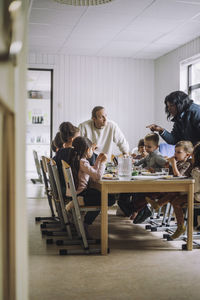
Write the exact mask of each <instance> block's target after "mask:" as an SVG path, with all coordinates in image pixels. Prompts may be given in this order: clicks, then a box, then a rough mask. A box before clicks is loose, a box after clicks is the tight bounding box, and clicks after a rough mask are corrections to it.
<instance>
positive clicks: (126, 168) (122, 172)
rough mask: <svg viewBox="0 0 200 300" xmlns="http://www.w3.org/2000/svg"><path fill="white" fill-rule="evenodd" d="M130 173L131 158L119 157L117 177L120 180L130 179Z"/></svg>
mask: <svg viewBox="0 0 200 300" xmlns="http://www.w3.org/2000/svg"><path fill="white" fill-rule="evenodd" d="M131 173H132V158H131V157H130V156H127V157H119V158H118V175H119V177H120V178H122V179H130V178H131Z"/></svg>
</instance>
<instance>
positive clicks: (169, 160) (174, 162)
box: [167, 156, 176, 165]
mask: <svg viewBox="0 0 200 300" xmlns="http://www.w3.org/2000/svg"><path fill="white" fill-rule="evenodd" d="M167 161H168V162H169V163H170V164H171V165H174V164H176V159H175V157H174V156H172V157H169V158H168V159H167Z"/></svg>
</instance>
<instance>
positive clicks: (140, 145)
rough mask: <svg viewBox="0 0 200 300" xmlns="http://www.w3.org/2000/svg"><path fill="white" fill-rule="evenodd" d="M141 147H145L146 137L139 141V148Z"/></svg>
mask: <svg viewBox="0 0 200 300" xmlns="http://www.w3.org/2000/svg"><path fill="white" fill-rule="evenodd" d="M139 147H144V139H140V140H139V142H138V148H139Z"/></svg>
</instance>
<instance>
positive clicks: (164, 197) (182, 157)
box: [145, 141, 193, 239]
mask: <svg viewBox="0 0 200 300" xmlns="http://www.w3.org/2000/svg"><path fill="white" fill-rule="evenodd" d="M192 152H193V145H192V143H191V142H189V141H180V142H178V143H177V144H176V146H175V155H174V156H173V157H171V158H169V159H168V161H169V162H170V164H171V169H172V171H173V175H174V176H178V177H179V176H183V175H184V176H190V174H191V170H192V161H191V159H190V156H191V155H192ZM185 196H186V195H181V194H180V193H161V194H157V195H156V194H154V195H151V196H149V197H146V198H145V199H146V201H147V202H148V203H150V204H151V206H152V207H153V208H154V209H156V210H158V209H159V208H160V207H161V206H163V205H165V204H167V203H168V202H170V203H171V204H172V205H173V206H174V212H175V215H177V216H178V220H177V222H178V228H177V231H176V232H175V233H174V234H173V235H172V236H171V238H172V239H175V238H177V237H179V236H180V235H181V234H182V233H183V232H184V231H185V227H184V225H183V222H182V220H181V221H179V215H180V209H178V210H177V209H176V208H175V207H176V203H178V205H179V201H180V202H181V203H182V197H184V198H185ZM153 198H157V201H156V200H154V199H153ZM174 201H175V202H174ZM176 211H177V212H176ZM182 214H183V212H182Z"/></svg>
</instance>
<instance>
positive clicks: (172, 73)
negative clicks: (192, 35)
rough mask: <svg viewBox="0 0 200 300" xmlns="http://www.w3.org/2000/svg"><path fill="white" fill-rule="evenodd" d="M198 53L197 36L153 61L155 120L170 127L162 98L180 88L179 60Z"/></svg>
mask: <svg viewBox="0 0 200 300" xmlns="http://www.w3.org/2000/svg"><path fill="white" fill-rule="evenodd" d="M199 53H200V38H197V39H195V40H193V41H191V42H189V43H187V44H185V45H183V46H181V47H179V48H177V49H176V50H174V51H172V52H170V53H168V54H166V55H164V56H162V57H160V58H159V59H157V60H156V61H155V122H157V123H158V124H159V125H161V126H163V127H165V128H166V129H171V127H172V123H169V122H168V121H167V120H166V114H165V113H164V99H165V96H166V95H168V94H169V93H170V92H173V91H176V90H179V89H180V62H181V61H183V60H185V59H188V58H190V57H192V56H195V55H197V54H199Z"/></svg>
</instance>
